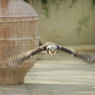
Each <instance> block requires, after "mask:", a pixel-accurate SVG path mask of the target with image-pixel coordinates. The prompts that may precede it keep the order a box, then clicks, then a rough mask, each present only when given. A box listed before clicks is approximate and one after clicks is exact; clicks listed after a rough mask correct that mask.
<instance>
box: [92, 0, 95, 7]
mask: <svg viewBox="0 0 95 95" xmlns="http://www.w3.org/2000/svg"><path fill="white" fill-rule="evenodd" d="M94 5H95V0H92V9H93V6H94Z"/></svg>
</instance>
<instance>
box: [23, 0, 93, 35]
mask: <svg viewBox="0 0 95 95" xmlns="http://www.w3.org/2000/svg"><path fill="white" fill-rule="evenodd" d="M24 1H26V2H28V3H29V1H31V0H24ZM37 1H38V0H32V2H33V3H34V2H36V3H37ZM39 1H40V2H41V3H42V9H43V10H44V12H45V13H44V14H45V15H46V17H50V11H49V5H50V3H52V4H54V5H55V6H56V7H57V9H58V8H59V5H60V2H62V1H63V0H39ZM64 1H66V0H64ZM76 2H78V0H71V5H70V6H68V8H72V7H73V5H74V4H75V3H76ZM91 2H92V5H91V8H92V9H93V7H94V5H95V0H91ZM89 20H90V16H86V17H84V4H83V0H82V19H81V20H79V21H78V25H79V26H78V27H77V28H76V31H78V35H80V31H81V30H82V28H83V27H84V26H86V27H88V25H87V23H88V22H89Z"/></svg>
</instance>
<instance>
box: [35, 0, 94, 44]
mask: <svg viewBox="0 0 95 95" xmlns="http://www.w3.org/2000/svg"><path fill="white" fill-rule="evenodd" d="M39 1H40V0H39ZM39 1H37V3H34V9H35V10H36V12H37V13H38V14H39V18H40V22H39V34H40V37H41V41H42V42H43V43H45V42H47V41H52V42H56V43H58V44H61V45H75V44H80V45H81V44H95V5H94V7H93V9H92V8H91V5H92V2H91V0H78V1H77V2H76V3H75V4H73V7H72V8H68V6H69V5H71V3H72V2H71V0H63V2H61V3H60V2H58V3H59V9H57V8H56V6H55V5H54V4H52V3H50V4H49V10H50V17H49V18H47V17H46V16H45V15H44V14H42V13H43V12H44V11H43V9H42V6H41V3H40V2H39ZM87 16H90V19H89V22H88V23H87V25H88V27H86V26H83V28H82V31H80V35H78V31H76V28H77V27H78V26H79V24H78V21H79V20H81V19H82V18H83V17H84V18H85V17H87Z"/></svg>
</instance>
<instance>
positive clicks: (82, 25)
mask: <svg viewBox="0 0 95 95" xmlns="http://www.w3.org/2000/svg"><path fill="white" fill-rule="evenodd" d="M89 20H90V16H87V17H85V18H83V19H81V20H79V22H78V24H79V26H78V27H77V28H76V31H78V35H80V31H81V30H82V28H83V27H84V26H86V27H88V25H87V23H88V21H89Z"/></svg>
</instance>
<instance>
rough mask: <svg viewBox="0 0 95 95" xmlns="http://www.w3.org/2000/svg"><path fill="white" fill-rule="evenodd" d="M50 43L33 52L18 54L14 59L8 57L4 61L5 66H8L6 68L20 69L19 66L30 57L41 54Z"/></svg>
mask: <svg viewBox="0 0 95 95" xmlns="http://www.w3.org/2000/svg"><path fill="white" fill-rule="evenodd" d="M50 44H51V42H47V43H46V44H44V45H42V46H40V47H38V48H36V49H33V50H30V51H27V52H25V53H22V54H19V55H17V56H14V57H9V58H7V59H6V60H5V64H6V65H7V66H8V67H20V65H21V64H22V63H23V62H24V61H26V60H28V59H30V57H32V56H34V55H36V54H38V53H40V52H42V51H46V47H47V46H48V45H50Z"/></svg>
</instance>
